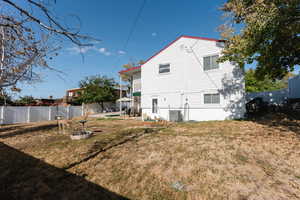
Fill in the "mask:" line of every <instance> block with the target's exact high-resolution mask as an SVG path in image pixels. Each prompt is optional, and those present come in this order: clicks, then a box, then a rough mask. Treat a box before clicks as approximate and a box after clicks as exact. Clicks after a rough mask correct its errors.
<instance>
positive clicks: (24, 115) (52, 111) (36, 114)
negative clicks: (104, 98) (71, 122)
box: [0, 106, 84, 124]
mask: <svg viewBox="0 0 300 200" xmlns="http://www.w3.org/2000/svg"><path fill="white" fill-rule="evenodd" d="M83 114H84V112H83V109H82V106H0V124H16V123H29V122H40V121H48V120H55V116H63V118H64V119H72V118H73V117H78V116H82V115H83Z"/></svg>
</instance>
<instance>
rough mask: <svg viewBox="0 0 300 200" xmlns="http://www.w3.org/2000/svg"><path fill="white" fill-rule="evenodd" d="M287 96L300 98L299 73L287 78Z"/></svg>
mask: <svg viewBox="0 0 300 200" xmlns="http://www.w3.org/2000/svg"><path fill="white" fill-rule="evenodd" d="M289 98H300V75H298V76H295V77H293V78H291V79H290V80H289Z"/></svg>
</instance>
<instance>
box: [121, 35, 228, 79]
mask: <svg viewBox="0 0 300 200" xmlns="http://www.w3.org/2000/svg"><path fill="white" fill-rule="evenodd" d="M180 38H191V39H197V40H207V41H213V42H224V40H218V39H214V38H206V37H197V36H188V35H181V36H179V37H178V38H176V39H175V40H174V41H173V42H171V43H169V44H168V45H167V46H165V47H164V48H162V49H161V50H160V51H158V52H157V53H155V54H154V55H153V56H151V57H150V58H148V59H147V60H146V62H145V63H144V64H146V63H147V62H148V61H149V60H151V59H152V58H154V57H155V56H157V55H158V54H160V53H161V52H162V51H164V50H165V49H167V48H168V47H169V46H171V45H172V44H174V43H175V42H176V41H177V40H179V39H180ZM144 64H143V65H144ZM141 67H142V65H140V66H137V67H132V68H129V69H126V70H122V71H120V72H119V73H120V74H122V73H125V72H129V71H132V70H135V69H140V68H141Z"/></svg>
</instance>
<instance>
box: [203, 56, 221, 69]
mask: <svg viewBox="0 0 300 200" xmlns="http://www.w3.org/2000/svg"><path fill="white" fill-rule="evenodd" d="M218 58H219V56H218V55H214V56H206V57H204V58H203V69H204V71H207V70H211V69H218V68H219V63H218V62H217V60H218Z"/></svg>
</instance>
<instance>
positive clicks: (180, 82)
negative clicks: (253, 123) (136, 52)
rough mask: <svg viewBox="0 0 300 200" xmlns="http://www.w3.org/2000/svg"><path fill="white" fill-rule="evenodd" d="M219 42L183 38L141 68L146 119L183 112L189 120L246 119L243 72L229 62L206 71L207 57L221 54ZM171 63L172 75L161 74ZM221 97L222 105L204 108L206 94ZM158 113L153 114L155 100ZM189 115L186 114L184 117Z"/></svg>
mask: <svg viewBox="0 0 300 200" xmlns="http://www.w3.org/2000/svg"><path fill="white" fill-rule="evenodd" d="M220 52H221V48H220V47H218V46H217V43H216V42H213V41H206V40H198V39H191V38H180V39H179V40H177V41H176V42H175V43H173V44H172V45H171V46H169V47H168V48H166V49H165V50H163V51H162V52H161V53H159V54H158V55H156V56H155V57H153V58H152V59H151V60H149V61H148V62H147V63H145V64H144V65H143V66H142V68H141V76H142V79H141V80H142V81H141V86H142V103H141V106H142V112H143V117H145V116H147V117H151V118H155V117H158V118H163V119H166V120H168V119H169V110H181V112H182V115H184V119H185V120H196V121H206V120H224V119H233V118H242V117H243V116H244V113H245V99H244V79H243V72H242V71H241V70H240V69H239V68H237V67H234V66H233V65H231V64H230V63H229V62H226V63H222V64H219V66H220V68H219V69H215V70H210V71H203V57H204V56H209V55H215V54H220ZM166 63H170V73H168V74H159V73H158V67H159V64H166ZM206 93H220V104H217V105H216V104H214V105H208V104H204V97H203V96H204V94H206ZM153 98H157V99H158V113H157V114H153V113H152V99H153ZM184 113H185V114H184Z"/></svg>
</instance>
